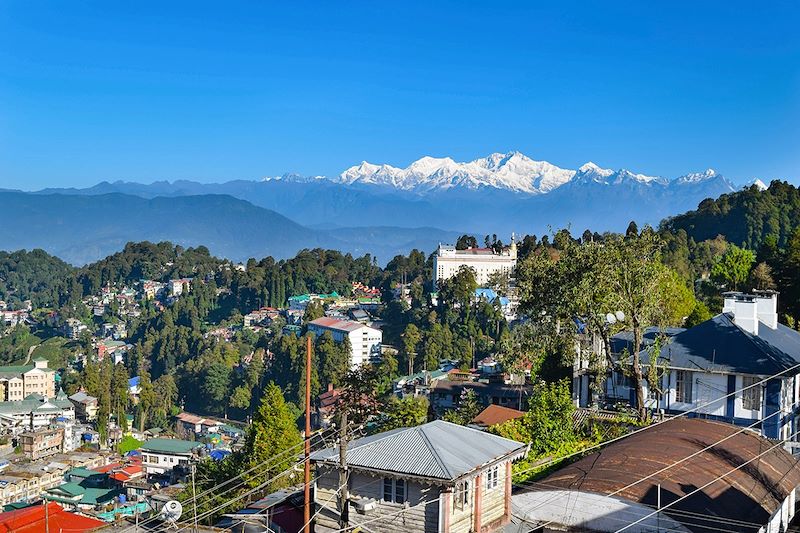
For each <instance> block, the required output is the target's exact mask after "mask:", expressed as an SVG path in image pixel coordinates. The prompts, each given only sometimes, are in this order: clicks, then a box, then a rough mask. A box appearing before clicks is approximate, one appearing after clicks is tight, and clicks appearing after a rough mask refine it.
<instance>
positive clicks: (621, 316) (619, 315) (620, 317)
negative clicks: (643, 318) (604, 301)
mask: <svg viewBox="0 0 800 533" xmlns="http://www.w3.org/2000/svg"><path fill="white" fill-rule="evenodd" d="M615 316H616V317H617V320H618V321H620V322H625V313H623V312H622V311H617V312H616V313H615Z"/></svg>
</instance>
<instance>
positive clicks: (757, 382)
mask: <svg viewBox="0 0 800 533" xmlns="http://www.w3.org/2000/svg"><path fill="white" fill-rule="evenodd" d="M797 368H800V363H798V364H796V365H792V366H791V367H789V368H787V369H785V370H781V371H780V372H778V373H776V374H773V375H771V376H768V377H766V378H764V379H762V380H761V381H756V382H754V383H752V384H750V385H748V386H746V387H742V388H741V389H737V390H735V391H733V392H729V393H728V394H726V395H724V396H720V397H719V398H716V399H714V400H709V401H708V402H705V403H702V404H700V405H698V406H697V407H693V408H692V409H689V410H688V411H683V412H681V413H680V414H678V415H675V416H674V417H672V418H668V419H664V420H659V421H658V422H655V423H653V424H650V425H648V426H644V427H642V428H639V429H637V430H635V431H632V432H630V433H626V434H625V435H620V436H619V437H615V438H613V439H610V440H607V441H604V442H600V443H598V444H595V445H593V446H589V447H588V448H583V449H582V450H578V451H576V452H572V453H570V454H567V455H564V456H562V457H558V458H555V459H551V460H549V461H546V462H544V463H541V464H537V465H536V466H532V467H530V468H527V469H525V470H521V471H519V472H517V473H516V475H520V474H525V473H527V472H530V471H532V470H538V469H542V468H546V467H548V466H550V465H553V464H555V463H558V462H561V461H563V460H565V459H569V458H571V457H575V456H576V455H581V454H584V453H587V452H590V451H592V450H596V449H598V448H602V447H605V446H607V445H609V444H612V443H614V442H617V441H620V440H622V439H626V438H628V437H630V436H632V435H636V434H637V433H641V432H643V431H647V430H648V429H652V428H654V427H656V426H660V425H661V424H664V423H666V422H669V421H670V420H674V419H676V418H680V417H683V416H686V415H689V414H692V413H696V412H698V411H699V410H701V409H704V408H706V407H708V406H710V405H713V404H715V403H717V402H719V401H721V400H725V399H727V398H729V397H731V396H735V395H736V394H739V393H741V392H743V391H746V390H748V389H750V388H753V387H756V386H759V385H762V384H763V383H765V382H767V381H769V380H770V379H773V378H776V377H778V376H780V375H782V374H785V373H787V372H790V371H792V370H794V369H797Z"/></svg>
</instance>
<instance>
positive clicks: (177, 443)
mask: <svg viewBox="0 0 800 533" xmlns="http://www.w3.org/2000/svg"><path fill="white" fill-rule="evenodd" d="M202 445H203V444H202V443H201V442H194V441H190V440H180V439H150V440H148V441H146V442H145V443H144V444H142V446H141V447H140V448H139V449H140V450H144V451H148V452H156V453H158V452H161V453H189V452H190V451H192V450H194V449H195V448H199V447H200V446H202Z"/></svg>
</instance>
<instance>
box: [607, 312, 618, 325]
mask: <svg viewBox="0 0 800 533" xmlns="http://www.w3.org/2000/svg"><path fill="white" fill-rule="evenodd" d="M616 321H617V317H615V316H614V313H608V314H607V315H606V322H608V323H609V324H613V323H615V322H616Z"/></svg>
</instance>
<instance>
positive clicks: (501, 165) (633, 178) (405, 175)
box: [267, 152, 735, 195]
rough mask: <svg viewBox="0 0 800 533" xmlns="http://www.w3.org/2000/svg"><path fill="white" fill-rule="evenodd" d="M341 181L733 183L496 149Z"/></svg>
mask: <svg viewBox="0 0 800 533" xmlns="http://www.w3.org/2000/svg"><path fill="white" fill-rule="evenodd" d="M321 179H326V178H324V177H323V176H315V177H313V178H309V177H301V176H297V175H288V174H287V175H284V176H281V177H279V178H267V180H284V181H298V182H304V183H307V182H309V181H316V180H321ZM327 179H328V180H329V181H332V182H334V183H338V184H342V185H371V186H379V187H388V188H391V189H395V190H401V191H408V192H415V193H420V194H424V193H428V192H435V191H437V192H438V191H446V190H451V189H468V190H477V189H485V188H488V189H497V190H503V191H511V192H514V193H520V194H523V195H541V194H546V193H549V192H551V191H554V190H555V189H558V188H560V187H563V186H565V185H568V184H573V185H578V184H599V185H609V186H610V185H625V184H631V185H636V186H639V185H644V186H655V187H659V186H661V187H670V186H681V185H689V184H691V185H698V184H702V183H707V182H712V181H714V182H718V185H722V188H723V189H728V190H730V191H733V190H735V188H734V186H733V185H732V184H731V183H730V182H729V181H728V180H727V179H725V178H724V177H723V176H721V175H719V174H718V173H717V172H716V171H714V170H713V169H708V170H706V171H704V172H694V173H690V174H686V175H684V176H680V177H678V178H675V179H674V180H669V179H667V178H664V177H659V176H649V175H646V174H638V173H635V172H631V171H630V170H627V169H619V170H612V169H608V168H601V167H599V166H598V165H596V164H594V163H592V162H589V163H586V164H585V165H583V166H581V167H580V168H578V169H577V170H571V169H565V168H561V167H558V166H556V165H553V164H552V163H549V162H547V161H536V160H534V159H531V158H530V157H528V156H526V155H525V154H522V153H520V152H509V153H506V154H502V153H494V154H491V155H489V156H487V157H483V158H480V159H475V160H474V161H467V162H463V163H459V162H456V161H454V160H453V159H451V158H449V157H440V158H437V157H429V156H425V157H423V158H421V159H418V160H416V161H414V162H413V163H411V164H410V165H409V166H407V167H406V168H398V167H394V166H391V165H386V164H382V165H375V164H372V163H368V162H366V161H363V162H362V163H361V164H359V165H355V166H352V167H350V168H348V169H347V170H345V171H344V172H342V173H341V174H339V175H338V176H335V177H332V178H327Z"/></svg>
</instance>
